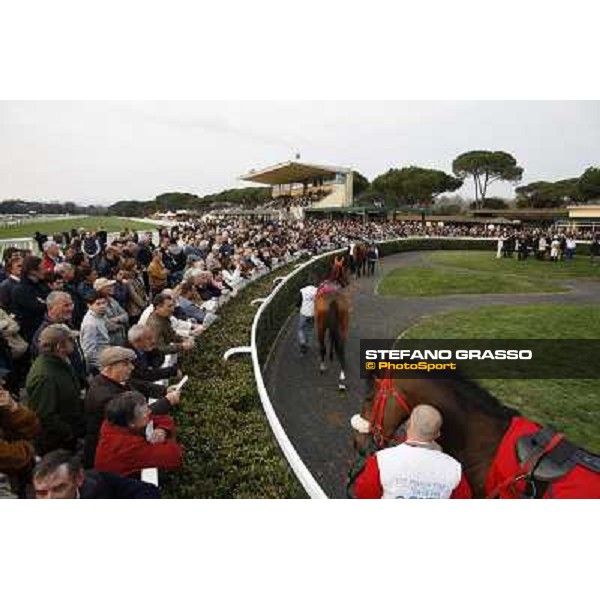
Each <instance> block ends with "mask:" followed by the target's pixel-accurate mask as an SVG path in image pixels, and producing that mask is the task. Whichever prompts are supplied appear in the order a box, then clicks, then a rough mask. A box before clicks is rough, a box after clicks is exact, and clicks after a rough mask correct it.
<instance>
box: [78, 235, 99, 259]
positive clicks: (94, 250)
mask: <svg viewBox="0 0 600 600" xmlns="http://www.w3.org/2000/svg"><path fill="white" fill-rule="evenodd" d="M82 249H83V253H84V254H85V256H86V257H87V259H88V261H89V263H90V264H91V265H96V263H97V262H98V259H99V257H100V252H101V251H102V246H101V245H100V241H99V240H98V238H97V237H96V232H95V231H90V232H88V233H87V234H85V238H84V240H83V248H82Z"/></svg>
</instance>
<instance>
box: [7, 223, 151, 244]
mask: <svg viewBox="0 0 600 600" xmlns="http://www.w3.org/2000/svg"><path fill="white" fill-rule="evenodd" d="M79 227H84V228H85V229H87V230H91V229H105V230H106V231H121V230H122V229H125V228H126V227H129V228H130V229H136V230H137V231H152V230H153V229H155V227H154V226H153V225H148V224H147V223H142V222H140V221H133V220H131V219H122V218H120V217H75V218H73V219H56V220H54V221H52V220H50V221H37V222H33V223H26V224H24V225H18V226H10V227H2V228H0V240H2V239H7V238H20V237H32V236H33V235H35V232H36V231H39V232H40V233H45V234H53V233H59V232H62V231H70V230H71V229H73V228H76V229H78V228H79Z"/></svg>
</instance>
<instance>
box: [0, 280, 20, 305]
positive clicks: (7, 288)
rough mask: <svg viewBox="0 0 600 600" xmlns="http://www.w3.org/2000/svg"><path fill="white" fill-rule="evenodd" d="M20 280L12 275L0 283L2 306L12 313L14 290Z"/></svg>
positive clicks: (0, 301) (0, 303)
mask: <svg viewBox="0 0 600 600" xmlns="http://www.w3.org/2000/svg"><path fill="white" fill-rule="evenodd" d="M18 284H19V282H18V281H17V280H16V279H13V278H12V277H10V276H9V277H7V278H6V279H5V280H4V281H3V282H2V283H0V306H1V307H2V308H3V309H4V310H5V311H6V312H8V313H12V292H13V289H14V288H15V286H17V285H18Z"/></svg>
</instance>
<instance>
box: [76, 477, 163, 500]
mask: <svg viewBox="0 0 600 600" xmlns="http://www.w3.org/2000/svg"><path fill="white" fill-rule="evenodd" d="M79 497H80V498H81V499H82V500H88V499H96V500H110V499H119V500H158V499H159V498H160V490H159V489H158V488H157V487H156V486H155V485H152V484H151V483H145V482H143V481H138V480H136V479H131V478H129V477H121V476H120V475H116V474H115V473H103V472H100V471H86V472H85V481H84V482H83V485H82V486H81V487H80V488H79Z"/></svg>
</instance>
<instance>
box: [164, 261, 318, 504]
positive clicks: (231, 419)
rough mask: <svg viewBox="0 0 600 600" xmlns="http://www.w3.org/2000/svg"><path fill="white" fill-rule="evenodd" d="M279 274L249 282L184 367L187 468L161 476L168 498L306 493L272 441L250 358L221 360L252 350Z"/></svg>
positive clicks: (182, 428)
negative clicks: (261, 301)
mask: <svg viewBox="0 0 600 600" xmlns="http://www.w3.org/2000/svg"><path fill="white" fill-rule="evenodd" d="M292 268H293V267H291V266H290V267H284V268H282V269H278V270H276V271H275V272H273V273H272V274H270V275H268V276H265V277H263V278H262V279H260V280H259V281H257V282H255V283H253V284H250V285H249V286H247V287H246V288H245V289H244V290H242V291H241V292H240V293H239V294H238V295H237V297H236V298H234V299H232V300H231V301H230V302H229V303H228V304H226V305H225V306H223V308H222V309H221V310H220V311H219V316H220V319H219V321H217V322H216V323H215V324H214V325H213V326H212V327H210V328H209V329H208V330H207V331H206V333H204V334H202V336H201V337H200V339H199V340H198V342H199V343H198V349H197V350H196V351H195V352H194V353H193V354H192V355H190V357H189V358H187V359H186V360H185V361H184V363H183V370H184V372H185V373H188V374H189V375H190V380H189V382H188V384H187V385H186V387H185V388H184V395H183V398H182V402H181V405H180V407H179V408H178V410H177V412H176V414H175V420H176V422H177V425H178V432H179V433H178V437H179V440H180V442H181V443H182V444H183V446H184V448H185V460H184V466H183V468H182V469H181V470H180V471H178V472H176V473H172V474H170V473H164V472H161V474H160V477H161V487H162V488H163V495H164V496H165V497H167V498H169V497H170V498H304V497H306V494H305V492H304V490H303V488H302V486H301V485H300V484H299V483H298V481H297V479H296V477H295V475H294V473H293V471H292V470H291V468H290V467H289V465H288V463H287V461H286V460H285V457H284V456H283V454H282V452H281V450H280V449H279V446H278V444H277V441H276V440H275V438H274V436H273V434H272V432H271V429H270V427H269V424H268V421H267V419H266V417H265V415H264V412H263V410H262V405H261V404H260V400H259V398H258V393H257V391H256V384H255V381H254V372H253V369H252V362H251V360H250V357H249V356H240V357H234V358H232V359H230V360H229V361H228V362H225V361H223V358H222V357H223V353H224V352H225V351H226V350H227V349H228V348H231V347H234V346H247V345H249V344H250V331H251V327H252V321H253V319H254V315H255V314H256V311H257V308H258V307H257V306H250V301H251V300H252V299H253V298H260V297H265V296H268V295H269V293H270V292H271V290H272V285H273V283H272V282H273V279H274V278H275V277H279V276H282V275H285V274H287V273H288V272H289V271H290V270H291V269H292Z"/></svg>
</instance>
